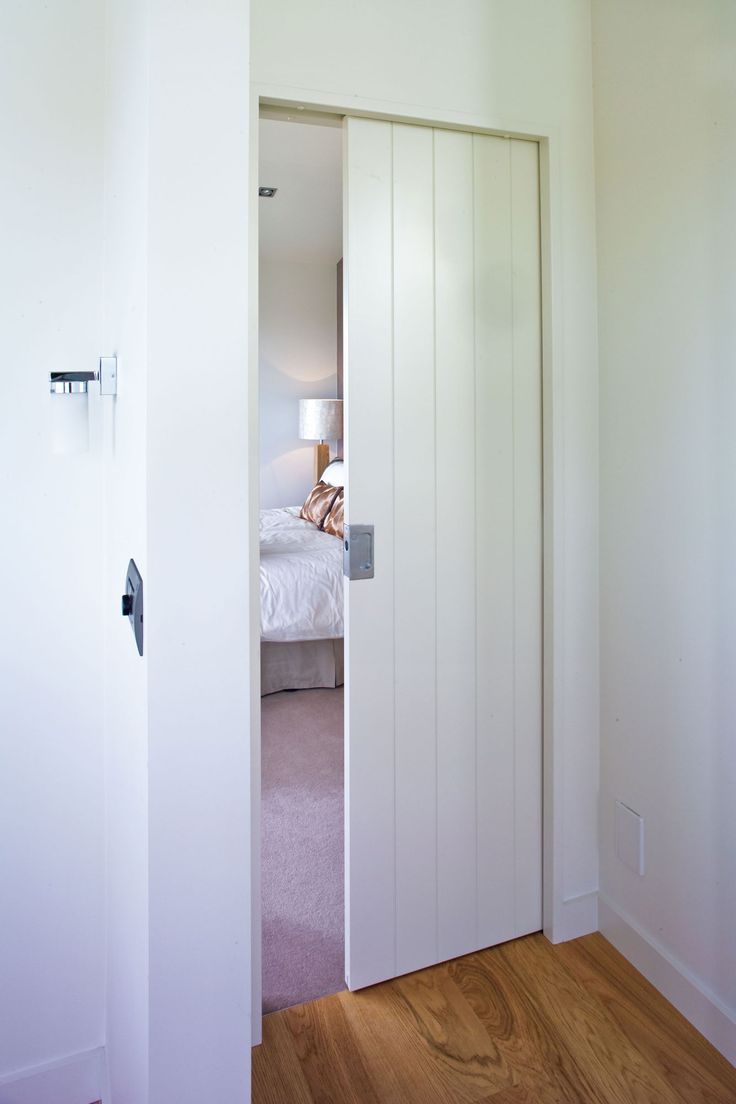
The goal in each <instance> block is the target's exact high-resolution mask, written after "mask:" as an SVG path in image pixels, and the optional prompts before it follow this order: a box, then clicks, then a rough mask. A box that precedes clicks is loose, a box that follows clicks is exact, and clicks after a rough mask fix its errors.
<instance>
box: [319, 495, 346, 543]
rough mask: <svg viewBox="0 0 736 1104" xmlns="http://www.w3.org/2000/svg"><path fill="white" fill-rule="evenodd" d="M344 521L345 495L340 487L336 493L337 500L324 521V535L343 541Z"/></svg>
mask: <svg viewBox="0 0 736 1104" xmlns="http://www.w3.org/2000/svg"><path fill="white" fill-rule="evenodd" d="M344 519H345V494H344V492H343V489H342V487H341V488H340V491H339V493H338V496H337V498H336V499H335V501H334V502H333V503H332V508H331V510H330V512H329V514H328V515H327V517H326V518H325V520H324V523H323V525H322V528H323V529H324V531H325V533H330V534H331V535H332V536H333V537H339V538H340V540H342V539H343V537H344V535H345V529H344V524H343V523H344Z"/></svg>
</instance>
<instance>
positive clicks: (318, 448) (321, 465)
mask: <svg viewBox="0 0 736 1104" xmlns="http://www.w3.org/2000/svg"><path fill="white" fill-rule="evenodd" d="M329 462H330V446H329V445H328V444H322V443H320V444H319V445H315V446H314V481H315V483H319V481H320V479H321V478H322V472H323V471H324V470H325V468H326V467H327V465H328V464H329Z"/></svg>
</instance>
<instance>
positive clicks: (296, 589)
mask: <svg viewBox="0 0 736 1104" xmlns="http://www.w3.org/2000/svg"><path fill="white" fill-rule="evenodd" d="M299 509H300V508H299V507H298V506H284V507H280V508H278V509H272V510H262V511H261V524H260V543H261V565H260V589H261V694H262V695H263V694H273V693H276V692H277V691H278V690H306V689H311V688H313V687H318V686H332V687H334V686H340V685H342V682H343V632H344V629H343V574H342V541H341V540H340V539H339V538H338V537H335V536H332V535H331V534H329V533H324V532H321V531H320V529H319V528H318V527H317V526H316V525H314V524H312V522H309V521H304V520H303V519H302V518H300V517H299Z"/></svg>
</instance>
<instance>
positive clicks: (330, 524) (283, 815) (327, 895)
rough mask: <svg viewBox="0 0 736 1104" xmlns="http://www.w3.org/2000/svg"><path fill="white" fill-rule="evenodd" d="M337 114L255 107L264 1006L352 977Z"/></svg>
mask: <svg viewBox="0 0 736 1104" xmlns="http://www.w3.org/2000/svg"><path fill="white" fill-rule="evenodd" d="M340 123H341V120H340V119H339V118H338V117H337V116H332V117H329V116H328V117H313V116H309V117H305V116H298V117H297V116H294V117H292V118H289V117H288V116H286V115H284V114H283V113H272V114H269V113H267V112H265V113H263V114H262V116H261V119H260V122H259V151H260V154H259V384H260V487H261V502H260V505H261V513H260V597H261V733H262V735H261V764H262V765H261V841H262V842H261V883H262V885H261V895H262V961H263V1002H262V1003H263V1012H264V1013H267V1012H273V1011H276V1010H278V1009H281V1008H285V1007H289V1006H291V1005H294V1004H299V1003H302V1002H304V1001H309V1000H314V999H316V998H317V997H320V996H325V995H327V994H329V993H334V992H337V991H339V990H341V989H344V988H345V935H344V773H343V772H344V700H343V612H344V599H343V574H342V517H343V497H344V469H343V462H342V454H343V451H342V450H343V440H342V438H343V431H342V131H341V126H340Z"/></svg>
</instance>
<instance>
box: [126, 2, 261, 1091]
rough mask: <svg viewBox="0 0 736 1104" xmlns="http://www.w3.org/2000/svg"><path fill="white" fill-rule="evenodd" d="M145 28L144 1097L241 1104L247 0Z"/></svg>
mask: <svg viewBox="0 0 736 1104" xmlns="http://www.w3.org/2000/svg"><path fill="white" fill-rule="evenodd" d="M150 12H151V23H150V70H149V72H150V83H149V95H150V115H149V127H150V129H149V191H148V198H149V208H148V410H147V422H148V425H147V440H148V448H147V468H148V503H147V511H148V564H147V577H146V579H145V582H146V585H147V594H148V598H147V609H148V621H147V626H148V628H147V633H148V644H147V648H148V695H149V790H148V812H149V918H150V919H149V925H150V926H149V940H150V943H149V948H150V996H149V1001H150V1003H149V1016H150V1099H151V1102H152V1104H170V1102H171V1101H176V1102H177V1104H201V1102H202V1101H203V1100H222V1101H233V1102H236V1101H238V1102H239V1101H245V1100H247V1099H248V1096H249V1078H250V1051H249V1046H248V1043H249V1039H250V971H249V966H250V869H249V860H248V857H249V849H250V838H249V833H250V815H249V812H250V802H249V795H250V767H249V759H250V748H249V742H248V735H247V734H248V725H249V721H250V709H251V705H250V700H249V690H250V682H251V679H250V676H249V665H250V664H249V661H250V656H249V648H248V639H249V624H250V607H249V576H248V554H249V544H248V499H247V482H246V473H247V471H248V466H249V464H250V463H254V462H255V463H257V455H256V456H253V455H252V453H253V452H254V451H255V450H254V449H253V448H252V443H251V442H249V441H248V402H249V396H248V388H249V380H248V370H247V364H248V328H247V326H248V298H247V291H248V264H249V259H248V258H249V253H248V246H249V242H248V217H249V205H248V196H249V192H250V187H251V185H250V179H249V167H248V158H249V127H248V122H249V104H248V58H249V43H248V19H249V13H248V4H247V0H194V2H192V3H189V4H187V5H182V4H181V3H180V0H150ZM249 449H250V451H249ZM259 704H260V703H259V702H258V699H257V697H256V705H259Z"/></svg>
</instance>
